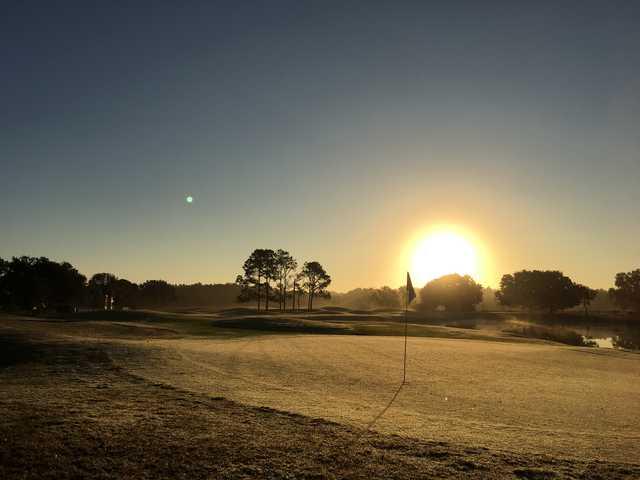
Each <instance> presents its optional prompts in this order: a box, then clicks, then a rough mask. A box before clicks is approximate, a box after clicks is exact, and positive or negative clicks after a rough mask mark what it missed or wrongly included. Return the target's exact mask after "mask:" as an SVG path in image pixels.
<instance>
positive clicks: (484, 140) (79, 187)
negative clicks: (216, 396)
mask: <svg viewBox="0 0 640 480" xmlns="http://www.w3.org/2000/svg"><path fill="white" fill-rule="evenodd" d="M97 3H100V5H101V6H95V4H97ZM126 3H131V4H135V5H126ZM638 25H640V4H638V3H637V2H633V1H628V2H623V1H620V2H609V1H601V2H589V1H575V2H567V1H553V2H475V1H473V2H455V1H449V2H444V1H443V2H426V1H425V2H336V3H332V2H300V1H294V2H277V1H270V2H255V3H254V2H213V1H203V2H161V1H154V2H143V1H139V2H63V1H61V2H18V1H16V2H3V4H2V7H1V15H0V61H1V64H0V96H1V98H0V105H2V108H1V110H0V112H1V113H0V119H1V120H0V121H1V122H2V124H1V125H0V127H1V128H0V166H1V170H0V226H1V227H0V228H1V229H2V230H1V234H0V256H2V257H10V256H12V255H21V254H31V255H45V256H49V257H51V258H53V259H57V260H63V259H65V260H69V261H71V262H72V263H74V264H75V265H77V266H78V268H79V269H80V270H81V271H82V272H83V273H85V274H87V275H91V274H92V273H95V272H97V271H112V272H114V273H116V275H118V276H123V277H126V278H130V279H132V280H135V281H140V280H144V279H149V278H164V279H167V280H169V281H174V282H195V281H202V282H221V281H233V279H234V278H235V274H236V273H239V270H240V265H241V263H242V261H243V260H244V258H245V257H246V256H247V255H248V253H249V252H250V251H251V250H252V249H254V248H279V247H282V248H285V249H288V250H290V251H291V252H292V253H293V254H294V255H295V256H296V257H298V258H299V259H300V260H311V259H314V260H318V261H320V262H321V263H323V264H325V266H326V267H327V269H328V270H329V272H330V273H332V274H333V277H334V284H333V287H334V288H336V289H339V290H344V289H348V288H352V287H356V286H379V285H382V284H390V285H392V286H396V285H399V284H400V283H401V282H402V280H403V277H402V270H403V269H402V266H401V265H399V260H398V255H399V252H401V251H402V249H403V248H405V246H406V244H407V242H408V241H409V239H410V238H411V237H412V235H414V232H415V231H417V230H419V229H421V228H426V227H428V226H429V225H431V224H433V223H447V224H455V225H460V226H462V227H463V228H465V229H468V230H469V231H472V232H473V233H474V236H476V237H478V238H480V239H481V241H482V243H483V244H484V246H485V247H486V249H487V251H489V252H490V256H491V259H492V260H491V262H492V271H491V272H489V273H487V274H486V275H485V278H484V279H483V280H484V282H485V283H489V284H493V285H495V284H496V283H497V281H498V279H499V276H500V275H501V274H502V273H508V272H511V271H514V270H517V269H521V268H559V269H562V270H564V271H565V273H567V274H569V275H570V276H572V277H574V278H575V279H576V280H578V281H581V282H585V283H588V284H590V285H592V286H595V287H606V286H609V285H610V284H611V283H612V279H613V275H614V274H615V273H616V272H617V271H622V270H625V271H626V270H630V269H632V268H638V267H640V242H639V241H638V238H640V225H639V223H640V222H639V219H640V215H639V211H638V205H640V28H638ZM186 195H192V196H193V197H194V202H193V203H192V204H187V203H186V202H185V196H186ZM400 263H401V262H400Z"/></svg>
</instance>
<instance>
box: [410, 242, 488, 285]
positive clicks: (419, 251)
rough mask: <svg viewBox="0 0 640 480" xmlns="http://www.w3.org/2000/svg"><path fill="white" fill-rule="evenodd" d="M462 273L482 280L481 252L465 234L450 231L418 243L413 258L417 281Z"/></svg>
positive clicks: (417, 283)
mask: <svg viewBox="0 0 640 480" xmlns="http://www.w3.org/2000/svg"><path fill="white" fill-rule="evenodd" d="M449 273H459V274H460V275H470V276H471V277H473V278H474V279H475V280H478V275H479V272H478V255H477V253H476V249H475V248H474V246H473V245H472V244H471V243H470V242H469V241H468V240H467V239H465V238H464V237H463V236H461V235H459V234H457V233H455V232H452V231H447V230H441V231H436V232H433V233H430V234H428V235H427V236H426V237H425V238H424V239H422V240H421V241H420V242H419V243H418V245H417V246H416V248H415V250H414V252H413V258H412V261H411V274H412V276H413V277H414V284H415V285H418V286H422V285H424V284H425V283H427V282H429V281H430V280H433V279H434V278H438V277H441V276H443V275H447V274H449Z"/></svg>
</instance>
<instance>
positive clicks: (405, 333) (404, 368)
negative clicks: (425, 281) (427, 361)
mask: <svg viewBox="0 0 640 480" xmlns="http://www.w3.org/2000/svg"><path fill="white" fill-rule="evenodd" d="M407 310H409V289H408V288H407V296H406V299H405V302H404V364H403V367H402V384H403V385H404V384H405V383H406V380H407Z"/></svg>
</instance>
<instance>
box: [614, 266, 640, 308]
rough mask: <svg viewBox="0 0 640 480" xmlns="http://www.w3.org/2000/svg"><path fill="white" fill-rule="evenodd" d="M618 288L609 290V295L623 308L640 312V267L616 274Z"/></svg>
mask: <svg viewBox="0 0 640 480" xmlns="http://www.w3.org/2000/svg"><path fill="white" fill-rule="evenodd" d="M615 285H616V288H612V289H610V290H609V296H610V297H611V299H612V300H613V301H614V302H615V304H616V305H618V306H619V307H620V308H623V309H630V310H633V311H635V312H640V269H637V270H633V271H631V272H627V273H618V274H617V275H616V284H615Z"/></svg>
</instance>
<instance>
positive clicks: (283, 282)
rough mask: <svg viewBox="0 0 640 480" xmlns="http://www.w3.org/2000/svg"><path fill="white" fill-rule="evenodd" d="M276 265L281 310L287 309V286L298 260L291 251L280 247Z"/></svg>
mask: <svg viewBox="0 0 640 480" xmlns="http://www.w3.org/2000/svg"><path fill="white" fill-rule="evenodd" d="M274 259H275V267H276V277H277V280H278V287H279V289H280V310H283V309H286V299H287V286H288V282H289V276H290V275H291V272H293V271H294V270H295V269H296V268H298V262H296V260H295V259H294V258H293V257H292V256H291V255H290V254H289V252H287V251H285V250H282V249H278V250H277V251H276V252H275V257H274Z"/></svg>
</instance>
